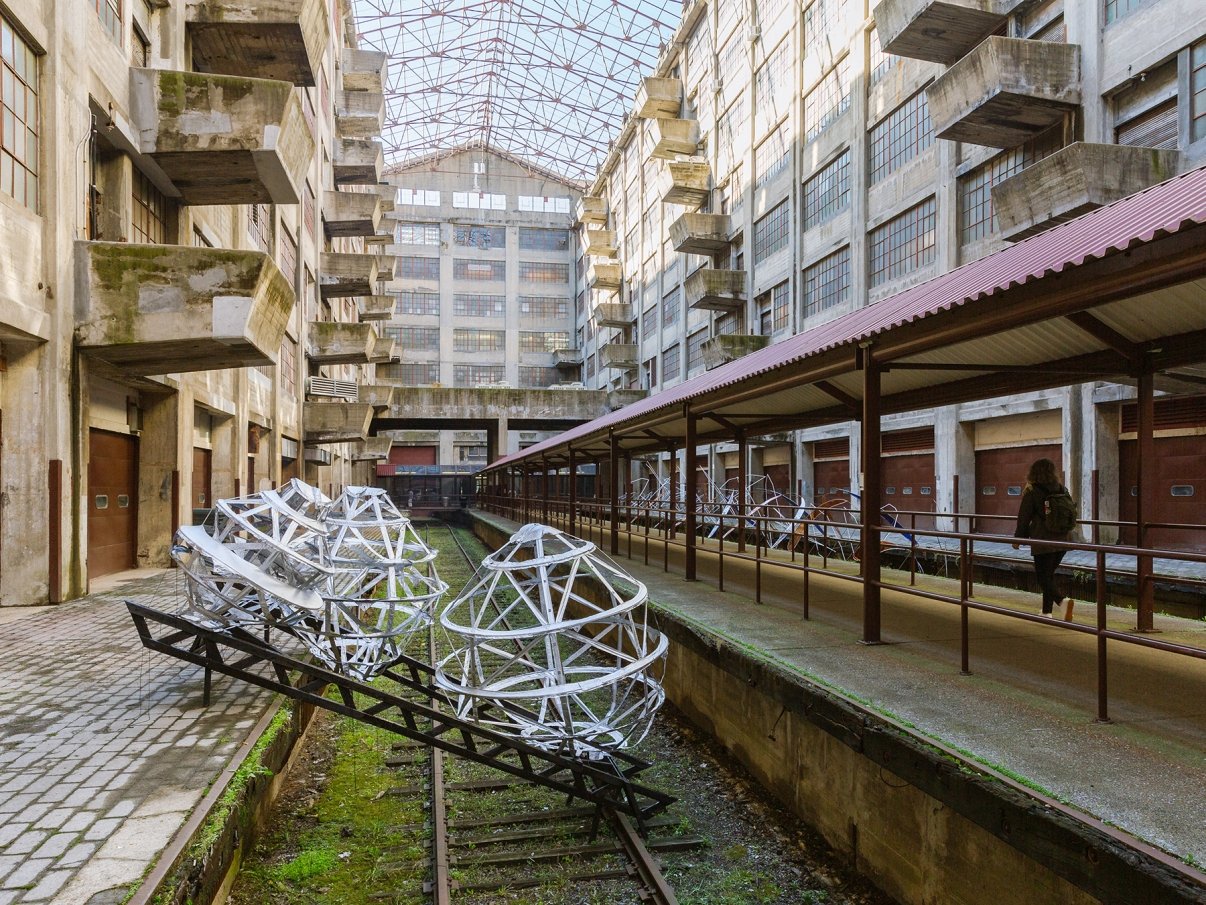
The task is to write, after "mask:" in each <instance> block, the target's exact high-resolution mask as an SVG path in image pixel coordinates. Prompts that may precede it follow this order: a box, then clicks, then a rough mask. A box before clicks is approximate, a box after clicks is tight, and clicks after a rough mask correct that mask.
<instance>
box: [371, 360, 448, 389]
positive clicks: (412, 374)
mask: <svg viewBox="0 0 1206 905" xmlns="http://www.w3.org/2000/svg"><path fill="white" fill-rule="evenodd" d="M377 374H378V376H380V377H384V378H386V379H387V380H397V381H401V383H402V384H403V386H409V387H422V386H430V385H431V384H433V383H439V382H440V363H439V362H438V361H425V362H419V363H415V364H397V363H394V364H390V365H386V366H385V367H384V368H383V367H382V366H381V365H378V366H377Z"/></svg>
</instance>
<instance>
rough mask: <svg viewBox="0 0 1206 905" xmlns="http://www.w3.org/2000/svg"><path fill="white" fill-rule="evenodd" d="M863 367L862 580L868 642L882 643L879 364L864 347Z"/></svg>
mask: <svg viewBox="0 0 1206 905" xmlns="http://www.w3.org/2000/svg"><path fill="white" fill-rule="evenodd" d="M861 352H862V355H861V357H862V366H863V420H862V438H861V439H862V442H861V444H860V446H861V447H862V464H863V480H862V488H861V489H862V500H863V505H862V538H861V540H862V543H861V547H862V550H861V551H860V552H861V557H862V579H863V638H862V641H863V643H864V644H879V643H880V588H879V584H878V582H879V578H880V573H879V548H880V538H879V533H878V532H877V531H876V530H875V527H876V526H878V524H879V519H880V516H879V512H880V508H881V507H882V506H883V500H882V499H881V497H882V485H883V480H882V475H881V468H880V451H881V448H880V430H879V416H880V411H879V409H880V404H879V390H880V386H879V384H880V379H879V375H880V372H879V366H878V364H876V362H875V360H874V359H873V357H872V355H871V349H870V348H869V347H864V348H863V349H862V350H861Z"/></svg>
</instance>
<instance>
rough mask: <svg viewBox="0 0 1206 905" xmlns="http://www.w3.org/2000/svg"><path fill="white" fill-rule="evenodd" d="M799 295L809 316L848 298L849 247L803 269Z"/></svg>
mask: <svg viewBox="0 0 1206 905" xmlns="http://www.w3.org/2000/svg"><path fill="white" fill-rule="evenodd" d="M801 284H802V285H801V292H800V297H801V301H802V303H803V306H802V307H803V311H804V316H805V317H809V316H811V315H814V314H817V313H819V312H821V311H824V310H825V309H827V308H832V307H834V306H835V305H840V304H842V303H843V302H845V301H846V300H847V299H848V298H850V248H849V246H847V247H846V248H843V249H841V250H840V251H836V252H834V253H833V254H831V255H829V256H828V257H825V258H821V260H819V261H817V262H816V263H815V264H813V265H812V266H811V267H806V268H805V269H804V276H803V279H802V280H801Z"/></svg>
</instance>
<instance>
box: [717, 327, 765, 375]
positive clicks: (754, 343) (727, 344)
mask: <svg viewBox="0 0 1206 905" xmlns="http://www.w3.org/2000/svg"><path fill="white" fill-rule="evenodd" d="M769 343H770V337H769V336H757V335H752V334H747V333H726V334H722V335H720V336H713V337H712V338H711V339H709V340H708V341H707V342H705V343H704V344H703V348H702V352H703V359H704V367H705V368H707V369H708V370H709V371H710V370H712V368H718V367H720V366H721V365H723V364H727V363H728V362H730V361H733V360H734V359H737V358H741V357H742V356H744V355H749V354H750V353H751V352H757V351H758V350H759V349H764V348H766V346H767V345H768V344H769Z"/></svg>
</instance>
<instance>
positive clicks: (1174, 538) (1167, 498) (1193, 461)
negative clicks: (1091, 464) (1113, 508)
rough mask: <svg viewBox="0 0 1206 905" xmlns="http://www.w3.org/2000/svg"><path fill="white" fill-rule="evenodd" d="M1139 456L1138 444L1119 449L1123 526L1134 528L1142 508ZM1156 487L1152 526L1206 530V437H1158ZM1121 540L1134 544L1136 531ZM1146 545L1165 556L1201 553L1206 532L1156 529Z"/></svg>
mask: <svg viewBox="0 0 1206 905" xmlns="http://www.w3.org/2000/svg"><path fill="white" fill-rule="evenodd" d="M1138 453H1139V448H1138V444H1137V443H1136V442H1135V441H1134V440H1124V441H1122V442H1121V443H1119V444H1118V465H1119V468H1118V472H1119V488H1118V503H1119V505H1118V513H1119V518H1121V519H1122V520H1123V521H1132V522H1133V521H1134V520H1135V517H1136V511H1137V508H1138V507H1137V505H1136V503H1137V497H1136V494H1137V493H1138V492H1139V488H1138V478H1139V459H1138ZM1155 481H1156V487H1155V491H1154V493H1153V494H1152V502H1153V503H1154V509H1153V512H1152V513H1151V516H1150V517H1149V521H1152V522H1164V523H1166V524H1175V525H1206V437H1157V438H1156V468H1155ZM1121 540H1122V542H1123V543H1124V544H1132V543H1134V542H1135V531H1134V529H1133V528H1127V529H1124V530H1123V531H1122V534H1121ZM1148 543H1149V544H1151V545H1152V546H1154V547H1161V548H1163V549H1166V550H1195V551H1197V550H1201V549H1202V548H1203V547H1206V531H1185V530H1182V529H1178V528H1153V529H1152V530H1151V531H1150V532H1149V534H1148Z"/></svg>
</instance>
